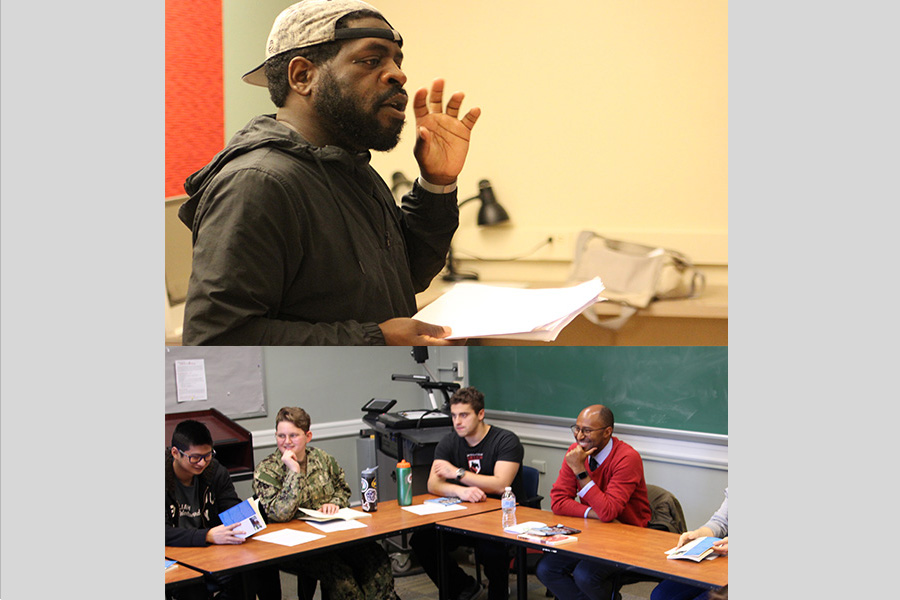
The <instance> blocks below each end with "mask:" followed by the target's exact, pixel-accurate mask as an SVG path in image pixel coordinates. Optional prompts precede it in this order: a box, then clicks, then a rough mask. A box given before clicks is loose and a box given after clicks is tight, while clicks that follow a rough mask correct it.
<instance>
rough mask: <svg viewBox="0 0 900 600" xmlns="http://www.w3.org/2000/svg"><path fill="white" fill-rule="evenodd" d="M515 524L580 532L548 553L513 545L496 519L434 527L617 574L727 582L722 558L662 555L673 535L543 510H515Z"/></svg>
mask: <svg viewBox="0 0 900 600" xmlns="http://www.w3.org/2000/svg"><path fill="white" fill-rule="evenodd" d="M516 521H517V522H519V523H524V522H526V521H538V522H541V523H546V524H547V525H556V524H557V523H561V524H563V525H567V526H569V527H574V528H576V529H580V530H581V533H579V534H576V537H577V538H578V541H577V542H573V543H570V544H565V545H563V546H553V547H551V548H548V547H546V546H541V545H540V544H534V543H530V542H525V541H523V540H517V539H516V536H515V534H511V533H506V532H504V531H503V530H502V529H501V527H500V517H499V516H498V515H496V514H476V515H471V516H466V517H461V518H459V519H453V520H452V521H444V522H441V523H439V528H440V529H443V530H447V531H453V532H456V533H470V534H480V535H481V536H487V537H495V538H504V539H506V540H508V541H510V542H515V543H517V544H520V545H526V546H529V547H537V548H541V549H543V550H545V551H550V552H552V551H557V552H559V553H560V554H569V555H572V556H575V557H579V556H585V557H594V558H601V559H603V560H605V561H609V562H614V563H617V564H619V565H620V566H621V567H622V568H623V569H628V570H631V571H637V572H641V573H644V574H648V575H655V576H658V577H663V578H666V579H674V580H680V581H682V582H684V583H693V584H700V585H704V586H706V587H713V588H718V587H721V586H723V585H725V584H727V583H728V557H727V556H720V557H719V558H716V559H715V560H704V561H702V562H699V563H695V562H693V561H689V560H669V559H668V558H667V557H666V555H665V551H666V550H669V549H670V548H674V547H675V545H676V544H677V543H678V534H676V533H671V532H668V531H658V530H656V529H647V528H645V527H635V526H633V525H625V524H624V523H603V522H601V521H598V520H597V519H584V518H580V517H565V516H560V515H554V514H553V513H552V512H550V511H547V510H539V509H535V508H528V507H524V506H519V507H518V508H517V509H516Z"/></svg>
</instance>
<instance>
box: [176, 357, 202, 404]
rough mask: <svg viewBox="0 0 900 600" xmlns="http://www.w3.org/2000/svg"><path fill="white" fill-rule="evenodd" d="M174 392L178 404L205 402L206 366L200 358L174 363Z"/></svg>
mask: <svg viewBox="0 0 900 600" xmlns="http://www.w3.org/2000/svg"><path fill="white" fill-rule="evenodd" d="M175 392H176V400H177V401H178V402H191V401H194V400H206V399H207V397H206V366H205V365H204V364H203V359H202V358H195V359H192V360H176V361H175Z"/></svg>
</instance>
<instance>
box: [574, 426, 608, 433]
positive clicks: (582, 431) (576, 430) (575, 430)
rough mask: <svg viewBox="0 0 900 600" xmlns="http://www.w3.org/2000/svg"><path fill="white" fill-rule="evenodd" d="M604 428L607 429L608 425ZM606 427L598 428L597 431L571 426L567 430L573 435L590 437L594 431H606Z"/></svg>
mask: <svg viewBox="0 0 900 600" xmlns="http://www.w3.org/2000/svg"><path fill="white" fill-rule="evenodd" d="M606 427H609V425H607V426H606ZM606 427H598V428H597V429H591V428H589V427H579V426H578V425H572V426H571V427H569V429H571V430H572V433H574V434H575V435H578V434H579V433H581V434H583V435H590V434H592V433H594V432H595V431H601V430H603V429H606Z"/></svg>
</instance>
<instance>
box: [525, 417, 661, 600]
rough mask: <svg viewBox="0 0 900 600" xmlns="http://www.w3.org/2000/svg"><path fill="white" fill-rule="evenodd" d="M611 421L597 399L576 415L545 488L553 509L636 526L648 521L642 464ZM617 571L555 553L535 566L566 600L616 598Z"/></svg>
mask: <svg viewBox="0 0 900 600" xmlns="http://www.w3.org/2000/svg"><path fill="white" fill-rule="evenodd" d="M614 424H615V421H614V419H613V413H612V411H611V410H610V409H609V408H607V407H605V406H603V405H602V404H595V405H593V406H588V407H587V408H585V409H584V410H582V411H581V414H579V415H578V420H577V421H576V423H575V425H573V426H572V433H574V434H575V443H574V444H572V445H571V446H569V449H568V451H567V452H566V456H565V458H564V459H563V463H562V466H561V467H560V469H559V475H558V476H557V478H556V482H555V483H554V484H553V488H552V489H551V490H550V502H551V508H552V509H553V513H554V514H557V515H569V516H573V517H584V518H586V519H599V520H601V521H604V522H609V521H613V520H618V521H621V522H622V523H627V524H629V525H636V526H637V527H646V526H647V523H649V522H650V503H649V501H648V500H647V484H646V483H645V481H644V463H643V462H642V461H641V456H640V454H638V453H637V451H636V450H635V449H634V448H632V447H631V446H629V445H628V444H626V443H625V442H623V441H622V440H620V439H618V438H615V437H613V435H612V434H613V426H614ZM616 571H618V569H615V568H613V567H608V566H605V565H604V564H602V563H599V562H594V561H589V560H584V561H579V560H577V559H572V558H567V557H564V556H560V555H557V554H545V555H544V557H543V558H542V559H541V561H540V562H539V563H538V565H537V576H538V579H540V580H541V583H543V584H544V585H546V586H547V589H549V590H550V592H552V593H553V594H554V595H555V596H556V597H557V598H565V599H566V600H570V599H571V600H582V599H590V600H601V599H602V600H610V599H611V598H613V593H615V598H621V596H620V595H619V591H618V589H613V587H614V586H613V574H615V573H616ZM620 575H622V576H625V573H624V572H622V573H620ZM624 583H629V581H627V577H621V578H620V581H619V584H620V585H622V584H624ZM616 587H618V586H616Z"/></svg>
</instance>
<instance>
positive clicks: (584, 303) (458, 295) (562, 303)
mask: <svg viewBox="0 0 900 600" xmlns="http://www.w3.org/2000/svg"><path fill="white" fill-rule="evenodd" d="M603 289H604V288H603V283H602V282H601V281H600V278H599V277H594V278H593V279H591V280H590V281H585V282H584V283H581V284H579V285H576V286H573V287H565V288H543V289H520V288H510V287H501V286H492V285H483V284H480V283H457V284H456V285H454V286H453V287H452V288H451V289H450V291H449V292H447V293H446V294H444V295H443V296H441V297H440V298H438V299H437V300H435V301H434V302H432V303H431V304H429V305H428V306H426V307H425V308H423V309H422V310H420V311H419V312H418V313H416V315H415V317H413V318H415V319H418V320H419V321H424V322H425V323H431V324H433V325H445V326H447V327H450V329H451V330H452V331H451V334H450V336H449V337H448V338H447V339H451V340H453V339H462V338H481V337H496V338H504V339H519V340H536V341H541V342H552V341H553V340H555V339H556V337H557V336H558V335H559V332H560V331H562V330H563V328H564V327H565V326H566V325H568V324H569V323H570V322H571V321H572V319H574V318H575V317H577V316H578V315H579V314H580V313H581V312H582V311H583V310H584V309H586V308H587V307H589V306H591V305H593V304H594V303H596V302H598V301H601V300H605V298H601V297H600V292H602V291H603Z"/></svg>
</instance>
